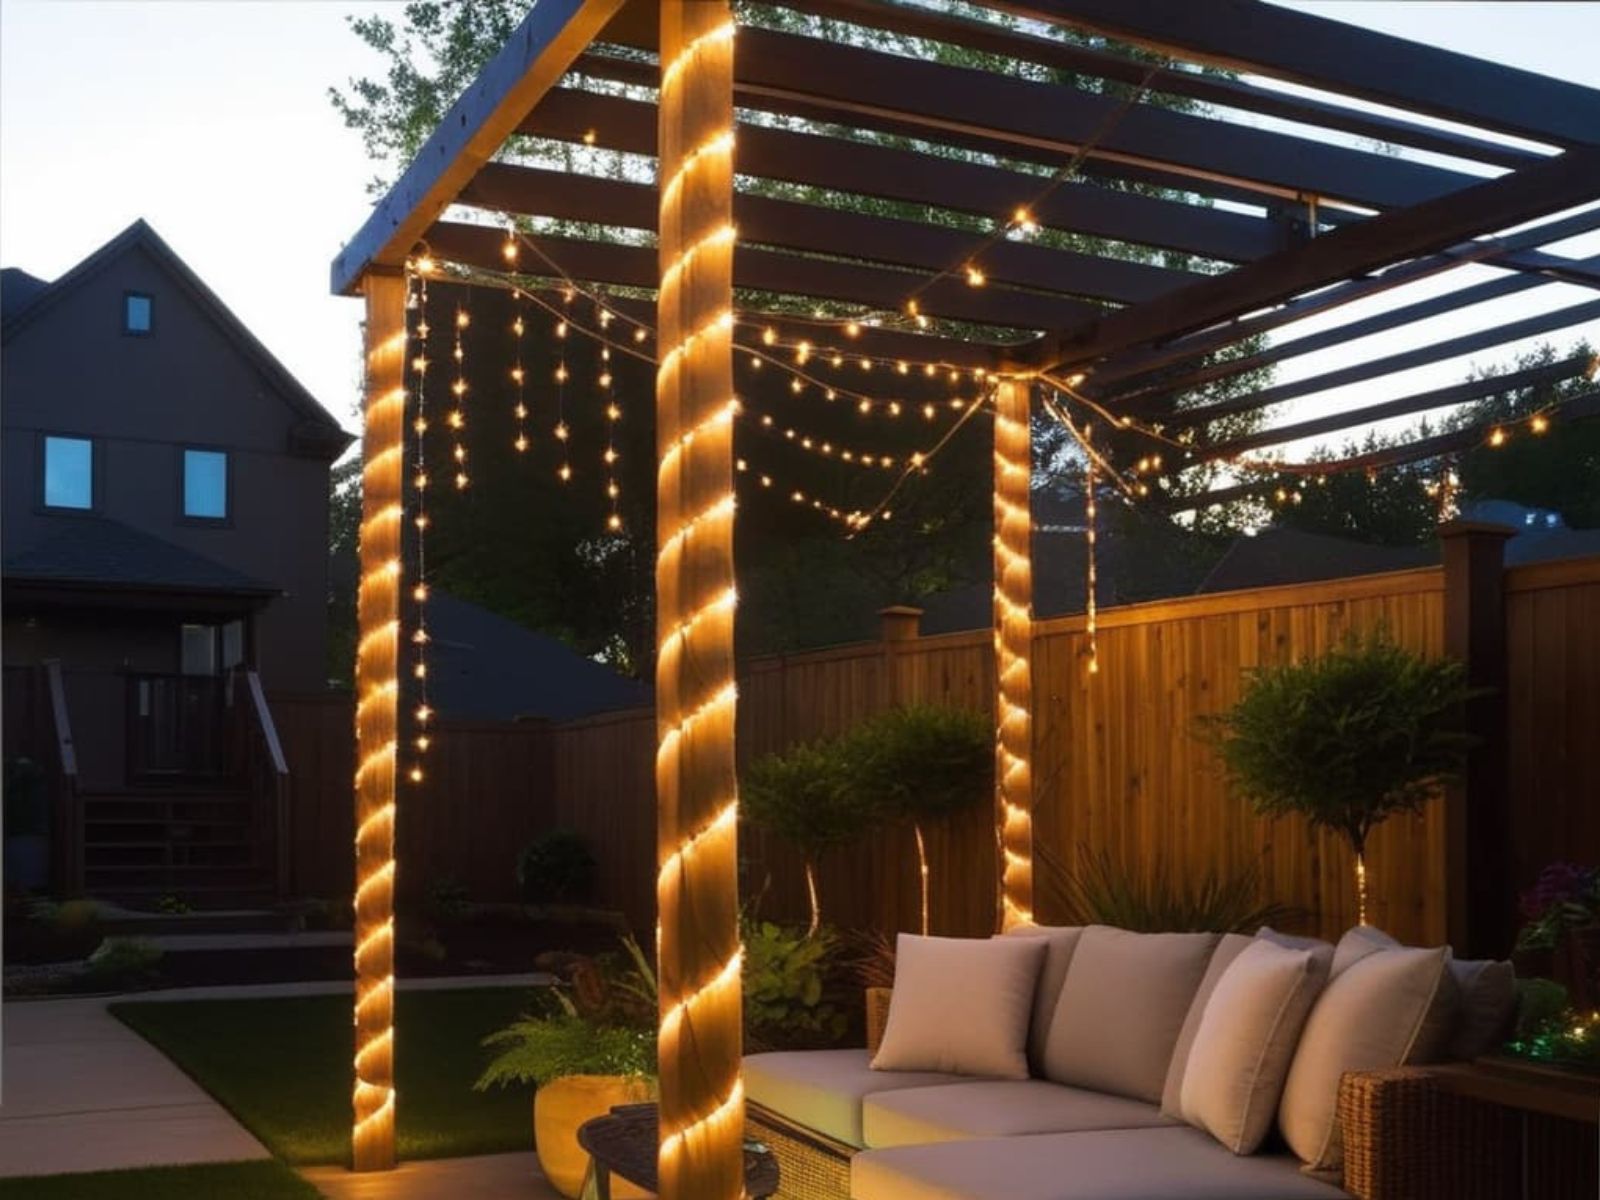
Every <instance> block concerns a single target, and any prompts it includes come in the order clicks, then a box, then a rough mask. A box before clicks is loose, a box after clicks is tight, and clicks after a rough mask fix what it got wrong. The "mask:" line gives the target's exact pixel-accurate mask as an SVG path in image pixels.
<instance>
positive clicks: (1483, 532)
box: [1439, 521, 1520, 541]
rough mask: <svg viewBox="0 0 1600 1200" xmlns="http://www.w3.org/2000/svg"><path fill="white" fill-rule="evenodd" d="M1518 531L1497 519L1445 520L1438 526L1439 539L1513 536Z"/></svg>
mask: <svg viewBox="0 0 1600 1200" xmlns="http://www.w3.org/2000/svg"><path fill="white" fill-rule="evenodd" d="M1518 532H1520V531H1519V530H1518V529H1517V528H1516V526H1514V525H1502V524H1500V522H1498V521H1446V522H1445V523H1444V524H1443V525H1441V526H1439V540H1440V541H1444V540H1446V539H1448V538H1462V537H1497V538H1514V537H1516V536H1517V534H1518Z"/></svg>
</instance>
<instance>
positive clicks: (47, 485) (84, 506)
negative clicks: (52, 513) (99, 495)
mask: <svg viewBox="0 0 1600 1200" xmlns="http://www.w3.org/2000/svg"><path fill="white" fill-rule="evenodd" d="M44 503H45V507H46V508H76V509H80V510H83V511H87V510H89V509H91V508H93V507H94V443H93V442H91V441H90V440H89V439H88V438H73V437H47V438H45V439H44Z"/></svg>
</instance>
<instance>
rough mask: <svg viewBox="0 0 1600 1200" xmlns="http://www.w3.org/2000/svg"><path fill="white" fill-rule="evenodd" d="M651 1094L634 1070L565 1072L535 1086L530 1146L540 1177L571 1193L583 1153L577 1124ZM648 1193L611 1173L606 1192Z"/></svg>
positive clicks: (585, 1162) (585, 1159)
mask: <svg viewBox="0 0 1600 1200" xmlns="http://www.w3.org/2000/svg"><path fill="white" fill-rule="evenodd" d="M653 1099H655V1092H654V1090H653V1089H652V1087H651V1085H650V1081H649V1080H648V1079H641V1078H639V1077H638V1076H635V1075H569V1076H567V1077H566V1078H565V1079H557V1080H555V1081H554V1082H552V1083H547V1084H545V1085H544V1086H543V1087H541V1088H540V1089H539V1090H538V1091H537V1092H535V1093H534V1096H533V1147H534V1149H535V1150H537V1151H538V1152H539V1166H540V1167H542V1168H543V1169H544V1174H545V1178H547V1179H548V1180H549V1181H550V1184H551V1186H552V1187H554V1188H555V1189H556V1191H558V1192H560V1193H561V1194H562V1195H563V1196H567V1197H572V1198H574V1200H575V1198H576V1197H577V1195H578V1193H579V1191H580V1190H582V1188H583V1175H584V1172H585V1171H586V1170H587V1169H588V1166H589V1156H588V1155H587V1154H585V1153H584V1152H583V1148H582V1147H581V1146H579V1145H578V1127H579V1126H580V1125H582V1124H583V1123H584V1122H585V1121H588V1120H590V1119H591V1118H593V1117H603V1116H605V1114H606V1113H608V1112H610V1111H611V1109H612V1108H613V1107H615V1106H616V1105H618V1104H639V1103H642V1102H644V1101H647V1100H653ZM650 1194H651V1193H649V1192H645V1191H640V1190H639V1189H638V1188H635V1187H632V1186H631V1185H629V1184H627V1183H624V1182H623V1181H622V1180H620V1179H616V1178H613V1180H612V1184H611V1195H612V1196H613V1197H616V1198H617V1200H623V1198H629V1200H638V1198H640V1197H648V1196H649V1195H650Z"/></svg>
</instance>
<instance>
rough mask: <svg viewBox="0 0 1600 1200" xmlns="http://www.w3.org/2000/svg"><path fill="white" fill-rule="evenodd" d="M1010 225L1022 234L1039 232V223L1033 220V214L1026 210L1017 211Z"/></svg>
mask: <svg viewBox="0 0 1600 1200" xmlns="http://www.w3.org/2000/svg"><path fill="white" fill-rule="evenodd" d="M1012 223H1013V224H1014V225H1016V227H1017V228H1018V229H1020V230H1022V232H1023V233H1038V232H1039V223H1038V222H1037V221H1035V220H1034V219H1033V214H1032V213H1031V212H1029V211H1028V210H1027V209H1026V208H1019V209H1017V211H1016V214H1015V216H1013V217H1012Z"/></svg>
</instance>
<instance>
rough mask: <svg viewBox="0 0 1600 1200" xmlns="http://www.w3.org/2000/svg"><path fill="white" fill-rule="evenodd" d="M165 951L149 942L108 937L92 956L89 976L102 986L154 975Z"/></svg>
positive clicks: (146, 939) (148, 940) (143, 939)
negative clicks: (153, 972) (152, 973)
mask: <svg viewBox="0 0 1600 1200" xmlns="http://www.w3.org/2000/svg"><path fill="white" fill-rule="evenodd" d="M163 954H164V951H163V950H162V949H161V947H160V946H158V945H156V944H155V943H154V942H152V941H151V940H150V939H149V938H142V937H108V938H105V939H104V940H103V941H101V943H100V945H99V946H97V947H95V951H94V953H93V954H91V955H89V974H90V975H91V976H93V977H94V978H95V979H96V980H98V981H99V982H101V983H107V984H109V983H121V982H126V981H129V980H134V979H139V978H142V977H144V976H146V975H148V974H150V973H151V972H152V971H153V970H154V969H155V965H156V964H157V963H158V962H160V961H161V959H162V956H163Z"/></svg>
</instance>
